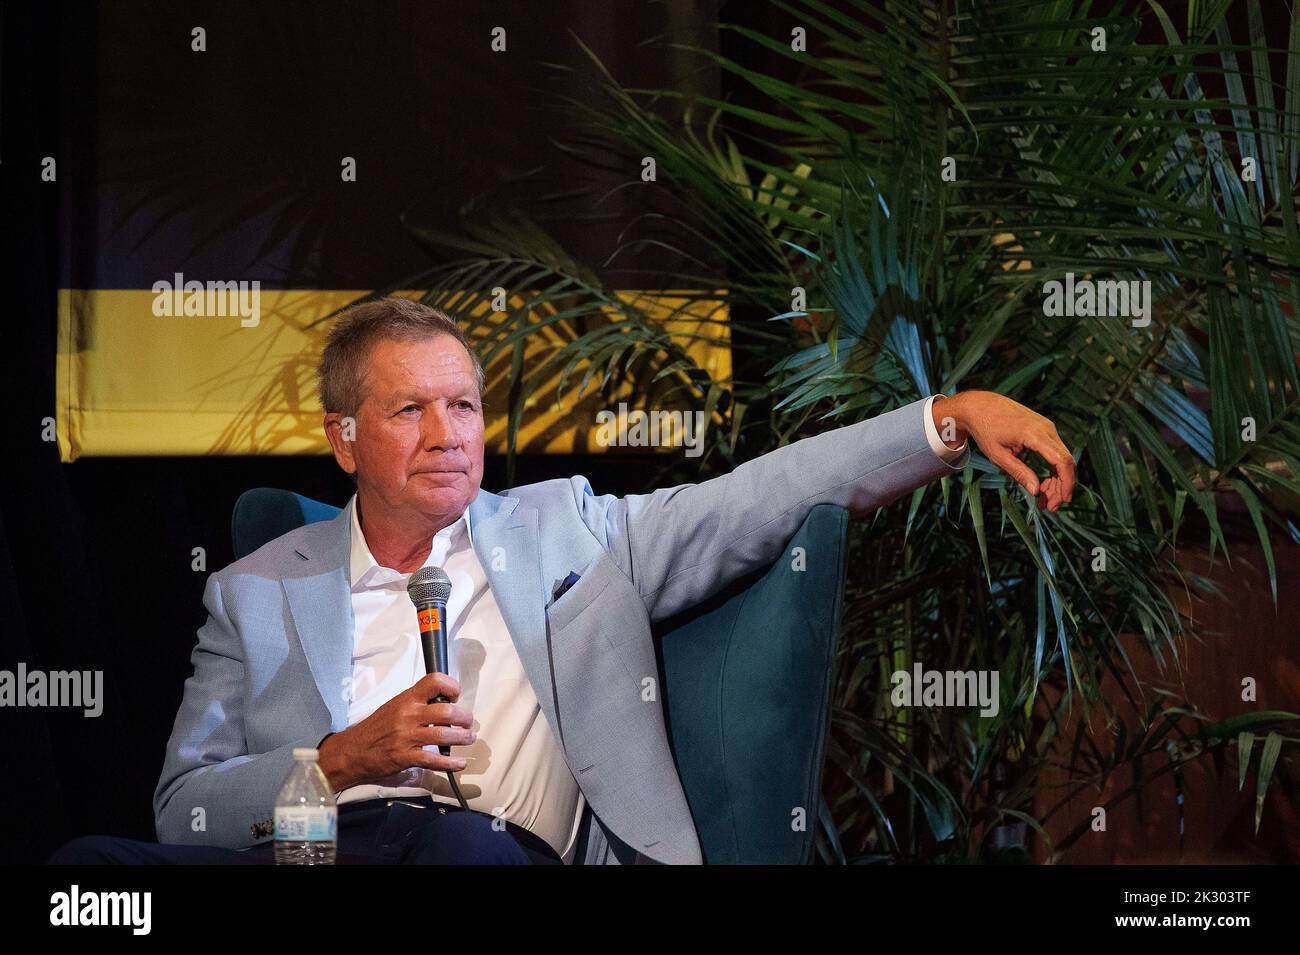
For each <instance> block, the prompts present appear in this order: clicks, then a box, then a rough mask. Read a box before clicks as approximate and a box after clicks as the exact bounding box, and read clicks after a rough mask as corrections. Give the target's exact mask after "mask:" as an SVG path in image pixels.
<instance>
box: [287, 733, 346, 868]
mask: <svg viewBox="0 0 1300 955" xmlns="http://www.w3.org/2000/svg"><path fill="white" fill-rule="evenodd" d="M316 757H317V752H316V750H314V749H309V748H305V747H304V748H298V749H295V750H294V751H293V768H292V769H290V770H289V775H288V776H286V777H285V779H284V785H283V786H281V787H280V795H278V796H276V797H275V864H276V865H333V864H334V852H335V848H336V846H337V839H338V823H339V811H338V806H337V805H336V804H335V802H334V791H333V790H332V789H330V784H329V780H328V779H326V778H325V774H324V773H323V772H321V768H320V766H318V765H317V764H316Z"/></svg>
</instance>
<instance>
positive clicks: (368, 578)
mask: <svg viewBox="0 0 1300 955" xmlns="http://www.w3.org/2000/svg"><path fill="white" fill-rule="evenodd" d="M348 510H349V512H350V513H349V518H348V519H349V521H350V524H351V528H352V533H351V538H352V549H351V560H350V564H349V571H350V573H349V581H350V582H351V585H352V589H353V591H357V590H374V589H377V588H393V589H403V590H404V589H405V588H406V582H407V580H409V579H410V576H411V575H410V574H403V573H401V572H399V571H397V570H394V569H393V568H391V567H381V566H380V565H379V564H378V563H377V562H376V561H375V558H374V555H372V554H371V553H370V547H369V545H368V544H366V537H365V534H364V533H363V532H362V530H361V519H360V518H359V517H358V516H357V496H356V494H353V495H352V499H351V500H350V501H348ZM473 540H474V536H473V532H472V531H471V528H470V522H469V508H466V509H465V512H464V513H463V514H461V516H460V517H458V518H457V519H456V520H455V521H454V522H452V523H451V524H448V525H447V526H446V527H444V528H443V529H442V530H440V531H438V533H436V534H434V535H433V541H432V542H431V545H430V548H429V556H428V558H426V559H425V561H424V564H423V566H425V567H440V566H442V565H443V564H444V563H445V562H446V560H447V556H448V555H449V554H451V553H452V552H454V551H458V550H461V549H462V548H464V547H465V546H467V545H472V543H473Z"/></svg>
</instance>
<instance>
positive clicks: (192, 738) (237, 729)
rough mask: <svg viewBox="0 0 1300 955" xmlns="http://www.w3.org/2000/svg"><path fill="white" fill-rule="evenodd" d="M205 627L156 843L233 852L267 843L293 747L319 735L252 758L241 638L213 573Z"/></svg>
mask: <svg viewBox="0 0 1300 955" xmlns="http://www.w3.org/2000/svg"><path fill="white" fill-rule="evenodd" d="M203 604H204V607H205V608H206V609H207V611H208V619H207V622H206V623H204V625H203V626H202V627H200V628H199V634H198V636H199V642H198V645H197V646H196V647H195V648H194V652H193V654H192V655H191V657H190V659H191V661H192V663H193V664H194V674H193V675H192V676H191V677H190V678H189V679H188V680H186V681H185V693H184V697H183V698H182V700H181V707H180V710H179V711H178V712H177V714H176V723H175V725H174V726H173V728H172V734H171V738H170V739H169V740H168V742H167V756H166V760H165V762H164V764H163V770H162V775H161V777H160V778H159V780H158V787H157V789H156V790H155V792H154V800H153V808H154V826H155V828H156V829H157V832H158V841H159V842H163V843H181V844H190V845H215V846H222V847H225V848H228V849H237V848H242V847H245V846H249V845H252V844H253V843H255V842H260V841H264V840H265V839H266V838H268V836H269V834H268V833H265V832H264V830H261V829H260V828H259V829H258V830H257V831H255V826H257V824H258V823H263V822H265V821H266V820H267V819H270V818H272V817H273V815H274V810H275V797H276V794H277V793H278V792H279V790H280V785H281V784H282V783H283V781H284V777H285V776H286V775H287V774H288V772H289V767H290V766H291V765H292V763H293V750H294V748H295V747H297V746H315V745H316V743H317V741H318V737H319V735H320V734H316V735H315V736H313V737H311V738H310V739H303V740H300V741H295V742H293V743H287V744H285V745H284V746H281V747H279V748H277V749H274V750H271V751H269V752H265V753H258V754H256V755H250V754H249V753H248V751H247V744H246V742H245V738H244V689H245V678H244V660H243V653H242V648H241V642H240V639H239V634H238V633H237V632H236V630H235V628H234V626H233V625H232V624H231V622H230V619H229V616H228V615H227V613H226V610H225V607H224V605H223V603H222V596H221V583H220V579H219V576H218V575H216V574H214V575H212V576H211V577H209V578H208V584H207V588H206V590H205V591H204V594H203Z"/></svg>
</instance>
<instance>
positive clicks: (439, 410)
mask: <svg viewBox="0 0 1300 955" xmlns="http://www.w3.org/2000/svg"><path fill="white" fill-rule="evenodd" d="M421 437H422V438H423V440H424V449H425V450H426V451H431V450H433V449H434V448H441V449H442V450H444V451H448V450H450V449H451V448H458V447H460V437H459V435H458V434H457V433H456V428H455V427H454V426H453V425H452V421H451V415H450V414H449V413H448V411H447V408H446V406H445V405H437V404H435V405H432V406H431V407H430V408H429V411H428V413H427V414H425V416H424V430H423V433H422V435H421Z"/></svg>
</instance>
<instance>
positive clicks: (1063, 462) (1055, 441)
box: [1025, 435, 1075, 510]
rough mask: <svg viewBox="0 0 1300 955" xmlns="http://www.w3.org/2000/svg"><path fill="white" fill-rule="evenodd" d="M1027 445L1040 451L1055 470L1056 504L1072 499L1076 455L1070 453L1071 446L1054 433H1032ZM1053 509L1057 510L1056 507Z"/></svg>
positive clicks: (1026, 440) (1026, 439)
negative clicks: (1046, 434) (1063, 442)
mask: <svg viewBox="0 0 1300 955" xmlns="http://www.w3.org/2000/svg"><path fill="white" fill-rule="evenodd" d="M1025 446H1026V447H1028V448H1031V449H1033V450H1034V451H1036V452H1038V455H1039V456H1040V457H1041V458H1042V459H1043V460H1044V461H1046V462H1047V463H1048V464H1049V465H1050V466H1051V468H1052V471H1053V472H1055V476H1056V481H1055V482H1054V489H1055V491H1056V500H1055V503H1056V506H1057V507H1059V506H1060V505H1061V504H1062V503H1064V502H1065V501H1068V500H1070V499H1071V498H1072V497H1073V496H1074V478H1075V464H1074V456H1073V455H1071V454H1070V450H1069V448H1067V447H1066V446H1065V445H1064V444H1062V443H1061V440H1060V438H1057V437H1056V436H1054V435H1049V436H1042V435H1030V436H1028V437H1026V438H1025ZM1052 510H1056V508H1055V507H1054V508H1052Z"/></svg>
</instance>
